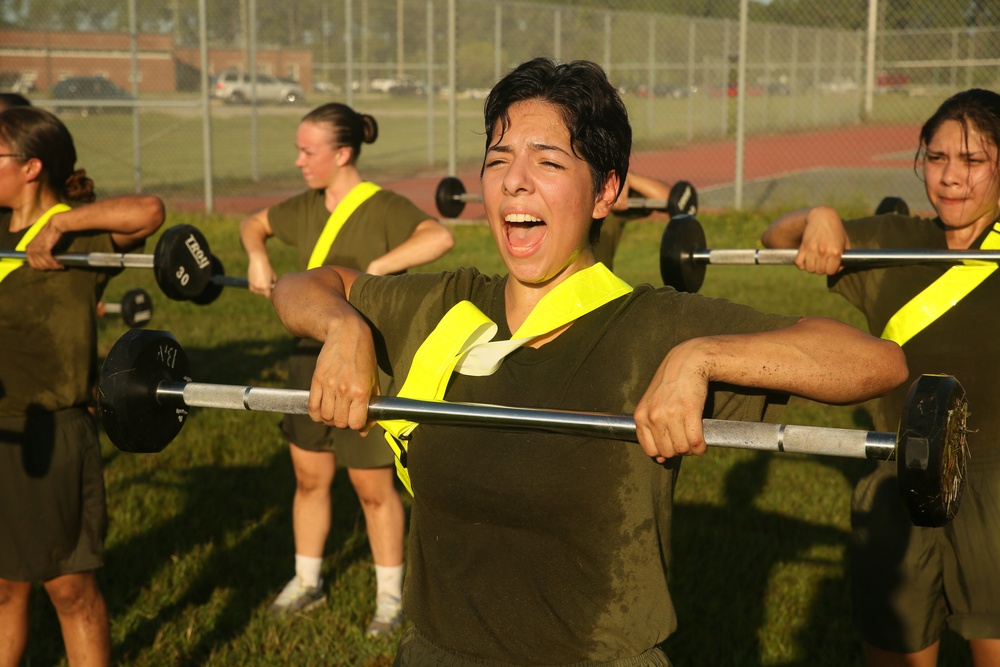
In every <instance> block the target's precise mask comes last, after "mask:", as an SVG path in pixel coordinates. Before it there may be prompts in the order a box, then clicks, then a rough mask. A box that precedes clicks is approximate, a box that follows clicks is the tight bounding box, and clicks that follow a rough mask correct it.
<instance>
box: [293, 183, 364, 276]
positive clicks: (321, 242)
mask: <svg viewBox="0 0 1000 667" xmlns="http://www.w3.org/2000/svg"><path fill="white" fill-rule="evenodd" d="M381 189H382V188H380V187H379V186H377V185H375V184H374V183H369V182H368V181H364V182H362V183H358V184H357V185H355V186H354V187H353V188H351V191H350V192H348V193H347V194H346V195H345V196H344V198H343V199H341V200H340V202H338V204H337V207H336V208H335V209H333V213H331V214H330V217H329V218H328V219H327V221H326V225H325V226H324V227H323V232H322V233H321V234H320V235H319V239H317V241H316V245H315V246H314V247H313V251H312V254H311V255H310V256H309V263H308V264H307V265H306V268H307V269H315V268H316V267H318V266H323V262H324V261H325V260H326V257H327V255H329V254H330V248H332V247H333V242H334V241H336V240H337V234H339V233H340V228H341V227H343V226H344V223H345V222H347V219H348V218H350V217H351V214H352V213H354V212H355V211H356V210H358V207H359V206H361V205H362V204H364V203H365V202H366V201H368V198H369V197H371V196H372V195H373V194H375V193H376V192H378V191H379V190H381Z"/></svg>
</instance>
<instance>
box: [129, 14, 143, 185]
mask: <svg viewBox="0 0 1000 667" xmlns="http://www.w3.org/2000/svg"><path fill="white" fill-rule="evenodd" d="M137 23H138V21H137V19H136V15H135V0H128V32H129V47H130V50H131V51H132V69H131V79H132V98H133V103H132V165H133V170H134V172H135V191H136V192H142V130H141V129H140V128H139V53H138V52H139V37H138V28H137Z"/></svg>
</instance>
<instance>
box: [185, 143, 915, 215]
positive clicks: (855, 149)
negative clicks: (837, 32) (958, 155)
mask: <svg viewBox="0 0 1000 667" xmlns="http://www.w3.org/2000/svg"><path fill="white" fill-rule="evenodd" d="M919 131H920V128H919V126H915V125H864V126H856V127H849V128H839V129H834V130H823V131H819V132H804V133H799V134H776V135H761V136H754V137H751V138H749V139H747V141H746V150H745V158H744V167H743V175H744V180H745V181H752V180H757V179H762V178H774V177H777V176H781V175H792V174H795V173H800V172H803V171H808V170H817V169H828V168H830V169H833V168H850V167H855V168H859V169H864V168H883V169H885V168H899V169H912V166H913V154H914V153H915V152H916V148H917V139H918V135H919ZM735 164H736V143H735V141H733V140H725V141H717V142H712V143H705V144H698V145H691V146H687V147H682V148H674V149H670V150H663V151H647V152H642V153H636V154H635V155H634V156H633V158H632V164H631V168H632V169H635V170H636V172H638V173H642V174H645V175H648V176H651V177H653V178H658V179H660V180H663V181H666V182H668V183H672V182H675V181H678V180H681V179H683V180H686V181H690V182H691V183H693V184H694V185H695V187H697V188H698V189H705V188H709V187H712V186H724V185H731V184H732V183H733V181H734V179H735V173H736V166H735ZM444 176H445V174H444V173H441V174H439V175H435V176H419V177H413V178H405V179H380V180H379V184H380V185H381V186H382V187H384V188H387V189H390V190H394V191H396V192H398V193H399V194H401V195H404V196H406V197H408V198H409V199H410V200H411V201H413V202H414V203H415V204H416V205H417V206H419V207H420V208H421V209H423V210H425V211H427V213H428V214H429V215H430V216H433V217H437V216H438V212H437V207H436V205H435V204H434V191H435V189H436V188H437V185H438V183H439V182H440V181H441V178H443V177H444ZM457 176H458V177H459V178H460V179H461V180H462V182H463V183H464V184H465V186H466V188H467V189H468V190H469V192H473V193H475V192H479V172H478V170H476V169H470V170H466V171H462V172H460V173H459V174H457ZM292 194H294V192H288V193H274V194H269V195H259V196H239V197H224V196H220V197H217V198H216V200H215V210H216V211H217V212H219V213H225V214H234V215H235V214H239V215H245V214H248V213H252V212H254V211H259V210H261V209H263V208H266V207H268V206H271V205H273V204H276V203H277V202H279V201H281V200H282V199H284V198H286V197H288V196H290V195H292ZM167 205H168V207H169V208H170V209H172V210H182V211H203V210H204V206H203V202H202V201H200V200H184V201H168V202H167ZM482 217H483V207H482V206H481V205H478V204H471V203H470V204H468V205H467V206H466V208H465V210H464V211H463V213H462V215H461V218H462V219H482Z"/></svg>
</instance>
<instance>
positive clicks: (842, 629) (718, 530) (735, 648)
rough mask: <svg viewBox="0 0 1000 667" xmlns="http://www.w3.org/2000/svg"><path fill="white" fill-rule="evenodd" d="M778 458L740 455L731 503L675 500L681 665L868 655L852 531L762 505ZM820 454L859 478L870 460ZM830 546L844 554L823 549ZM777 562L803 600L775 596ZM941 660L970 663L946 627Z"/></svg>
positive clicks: (822, 661) (849, 662)
mask: <svg viewBox="0 0 1000 667" xmlns="http://www.w3.org/2000/svg"><path fill="white" fill-rule="evenodd" d="M855 419H856V420H857V421H863V419H864V417H863V416H862V415H861V414H857V415H855ZM773 459H774V455H772V454H770V453H756V454H755V455H754V456H753V457H752V458H750V459H747V460H744V461H740V462H738V463H736V464H734V465H733V466H732V467H731V468H730V469H729V470H728V471H727V473H726V475H725V479H724V481H723V484H724V489H725V499H726V504H725V505H724V506H721V507H720V506H718V505H705V504H696V503H677V504H676V505H675V512H674V524H673V535H672V544H673V549H672V558H673V560H672V563H671V568H672V572H671V583H670V589H671V593H672V595H673V598H674V605H675V607H676V610H677V616H678V629H677V631H676V632H675V633H674V634H673V635H672V636H671V637H670V638H668V639H667V641H666V642H665V643H664V644H663V648H664V650H665V651H666V652H667V655H668V656H669V657H670V659H671V661H672V662H673V664H674V665H675V666H676V667H685V666H697V665H714V666H720V667H725V666H730V665H731V666H733V667H758V666H763V665H768V666H769V667H793V666H802V667H805V666H807V665H809V666H814V665H829V666H834V665H836V666H838V667H839V666H853V665H856V666H858V667H860V666H861V665H863V664H864V662H863V658H862V652H861V639H860V637H859V635H858V633H857V632H856V630H855V628H854V626H853V622H852V619H851V600H850V587H849V580H848V577H849V576H850V575H849V570H848V567H847V563H846V552H847V546H848V542H849V540H850V531H849V530H845V529H841V528H837V527H834V526H830V525H823V524H820V523H814V522H810V521H805V520H801V519H796V518H793V517H789V516H785V515H782V514H780V513H776V512H770V511H762V510H760V509H759V508H757V507H755V504H754V500H755V499H756V498H757V496H758V495H760V494H761V493H762V492H763V490H764V486H765V484H766V482H767V478H768V466H769V465H770V464H771V462H772V460H773ZM817 460H822V461H823V463H825V464H827V465H829V466H830V467H832V468H834V469H836V470H839V471H840V472H841V473H843V474H844V476H845V478H847V479H848V480H850V481H851V482H852V486H853V482H854V480H856V479H857V478H858V477H859V476H860V472H861V469H862V467H863V466H864V462H863V461H860V460H856V459H845V458H837V457H818V458H817ZM683 474H684V473H683V471H682V472H681V475H682V478H683ZM831 550H834V551H839V552H841V553H844V554H845V556H844V558H829V557H827V556H823V555H820V556H817V555H816V553H817V552H818V553H821V554H822V553H826V552H829V551H831ZM796 566H802V567H806V568H811V571H810V572H809V573H808V575H807V576H805V577H802V578H803V579H807V580H808V582H811V588H812V590H808V589H805V590H800V584H798V583H795V582H793V583H789V581H788V579H789V578H793V579H794V578H795V577H796V570H795V568H796ZM789 567H791V568H792V569H788V568H789ZM779 568H781V569H783V570H784V571H785V572H786V574H784V575H783V576H784V581H781V582H778V584H780V586H781V590H783V591H785V590H788V588H789V586H792V590H791V592H792V593H794V594H795V597H798V598H800V599H799V600H795V599H794V598H791V599H786V600H785V601H781V600H779V601H777V602H776V601H775V600H774V598H775V590H774V589H775V587H776V585H778V584H776V583H775V573H776V572H777V571H778V569H779ZM816 568H819V571H817V570H816ZM809 585H810V584H809V583H803V584H801V586H809ZM769 597H770V598H771V599H770V601H769V599H768V598H769ZM802 598H804V599H805V600H807V602H805V603H803V601H802ZM803 611H804V613H803ZM769 626H770V627H781V628H794V630H793V631H792V632H791V633H790V636H789V637H769V636H768V634H767V633H768V627H769ZM776 654H781V655H784V656H786V657H777V656H776ZM789 655H790V656H792V657H787V656H789ZM939 664H942V665H955V666H956V667H967V666H971V664H972V662H971V657H970V653H969V649H968V645H967V644H966V643H965V642H964V641H963V640H961V638H959V637H957V636H956V635H954V634H952V633H950V632H945V634H944V636H943V637H942V641H941V653H940V659H939Z"/></svg>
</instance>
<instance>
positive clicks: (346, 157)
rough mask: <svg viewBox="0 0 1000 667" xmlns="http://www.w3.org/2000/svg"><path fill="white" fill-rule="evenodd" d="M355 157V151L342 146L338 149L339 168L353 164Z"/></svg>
mask: <svg viewBox="0 0 1000 667" xmlns="http://www.w3.org/2000/svg"><path fill="white" fill-rule="evenodd" d="M353 157H354V149H353V148H351V147H350V146H341V147H340V148H338V149H337V166H338V167H345V166H347V165H349V164H350V163H351V159H352V158H353Z"/></svg>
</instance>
